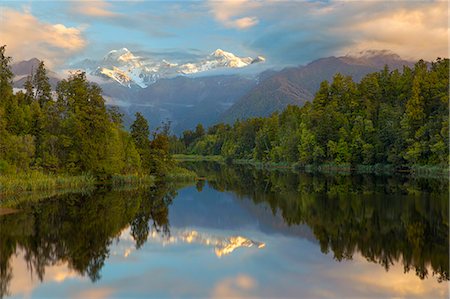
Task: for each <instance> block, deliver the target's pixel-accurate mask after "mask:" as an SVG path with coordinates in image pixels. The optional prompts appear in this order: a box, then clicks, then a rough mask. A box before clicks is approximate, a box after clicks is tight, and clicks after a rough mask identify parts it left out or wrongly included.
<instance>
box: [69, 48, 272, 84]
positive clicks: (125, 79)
mask: <svg viewBox="0 0 450 299" xmlns="http://www.w3.org/2000/svg"><path fill="white" fill-rule="evenodd" d="M264 61H265V58H264V57H262V56H258V57H256V58H251V57H238V56H236V55H234V54H233V53H230V52H226V51H223V50H221V49H217V50H216V51H214V52H213V53H211V54H209V55H207V56H206V57H204V58H203V59H199V60H198V61H191V62H181V63H180V62H170V61H167V60H165V59H163V60H160V61H158V60H153V59H152V58H151V57H144V56H138V55H135V54H134V53H132V52H131V51H130V50H128V49H127V48H122V49H119V50H112V51H110V52H109V53H108V54H106V55H105V57H104V58H103V59H102V60H100V61H93V60H89V59H85V60H83V61H80V62H79V63H77V64H75V65H74V66H73V68H78V69H82V70H84V71H86V72H87V73H89V74H91V75H96V76H100V77H104V78H108V79H112V80H114V81H116V82H118V83H120V84H121V85H123V86H127V87H132V86H133V85H136V86H139V87H142V88H145V87H147V86H149V85H150V84H153V83H155V82H156V81H157V80H159V79H161V78H172V77H175V76H178V75H190V74H197V73H201V72H206V71H211V70H215V69H220V68H243V67H247V66H249V65H251V64H254V63H261V62H264Z"/></svg>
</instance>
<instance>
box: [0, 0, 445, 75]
mask: <svg viewBox="0 0 450 299" xmlns="http://www.w3.org/2000/svg"><path fill="white" fill-rule="evenodd" d="M448 15H449V6H448V2H447V1H414V0H410V1H395V0H394V1H379V0H378V1H376V0H366V1H343V0H341V1H334V0H330V1H325V0H321V1H312V0H311V1H278V0H266V1H258V0H229V1H208V0H206V1H182V2H177V1H151V0H129V1H106V0H103V1H88V0H84V1H73V2H71V1H63V0H59V1H39V0H35V1H31V0H29V1H2V0H0V44H6V45H7V54H8V55H9V56H12V57H13V59H14V61H20V60H24V59H30V58H33V57H37V58H39V59H42V60H44V61H46V63H47V65H49V66H50V67H53V68H62V67H63V66H64V65H67V64H70V63H74V62H76V61H79V60H82V59H84V58H91V59H99V58H101V57H103V56H104V55H106V53H108V52H109V51H110V50H112V49H118V48H122V47H126V48H128V49H130V50H131V51H133V52H140V53H144V52H145V53H147V54H148V55H154V56H158V57H163V58H166V59H171V58H172V59H184V60H189V59H190V58H193V57H199V56H202V55H206V54H209V53H211V52H213V51H214V50H215V49H217V48H221V49H223V50H226V51H229V52H232V53H234V54H236V55H238V56H252V57H255V56H257V55H262V56H264V57H265V58H266V59H267V62H268V63H269V64H271V65H300V64H305V63H308V62H310V61H312V60H314V59H318V58H321V57H327V56H340V55H347V54H355V53H358V52H360V51H364V50H391V51H393V52H395V53H397V54H399V55H400V56H401V57H402V58H406V59H414V60H415V59H421V58H422V59H426V60H434V59H436V58H437V57H448V56H449V55H448V33H449V23H448Z"/></svg>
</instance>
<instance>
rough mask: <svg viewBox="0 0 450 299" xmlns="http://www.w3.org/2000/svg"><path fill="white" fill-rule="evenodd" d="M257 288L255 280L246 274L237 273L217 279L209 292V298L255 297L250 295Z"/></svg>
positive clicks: (236, 298)
mask: <svg viewBox="0 0 450 299" xmlns="http://www.w3.org/2000/svg"><path fill="white" fill-rule="evenodd" d="M256 288H257V282H256V280H255V279H254V278H253V277H251V276H248V275H244V274H239V275H237V276H236V277H227V278H224V279H222V280H219V281H218V282H217V283H216V285H215V286H214V289H213V291H212V294H211V298H235V299H238V298H257V297H256V296H254V295H252V294H253V293H255V291H256Z"/></svg>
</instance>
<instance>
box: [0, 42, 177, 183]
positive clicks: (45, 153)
mask: <svg viewBox="0 0 450 299" xmlns="http://www.w3.org/2000/svg"><path fill="white" fill-rule="evenodd" d="M5 48H6V47H5V46H2V47H0V174H4V175H17V174H20V173H29V172H39V173H43V174H55V173H56V174H58V173H63V174H67V175H80V174H87V173H88V174H90V175H92V176H94V177H95V178H96V179H97V180H108V179H109V178H110V177H111V176H112V175H133V176H148V175H152V176H156V177H164V176H165V175H166V174H167V173H168V172H169V170H170V169H171V168H172V167H173V166H174V163H173V161H172V159H171V155H170V154H169V138H168V134H169V130H170V128H169V125H168V124H164V125H162V126H161V127H160V128H158V129H157V130H155V131H153V132H150V130H149V125H148V122H147V120H146V119H145V118H144V117H143V116H142V115H141V114H140V113H136V115H135V116H136V119H135V121H134V122H133V124H132V125H131V128H130V131H129V132H128V131H126V130H125V128H124V125H123V123H122V117H123V115H122V114H121V113H120V111H119V109H118V108H117V107H107V106H106V105H105V100H104V98H103V97H102V90H101V89H100V87H98V86H97V85H96V84H94V83H90V82H89V81H88V80H87V79H86V75H85V73H83V72H75V73H72V74H71V75H70V76H69V78H67V79H65V80H62V81H60V82H59V83H58V86H57V88H56V91H52V88H51V86H50V83H49V79H48V77H47V70H46V68H45V65H44V62H41V63H40V64H39V66H38V68H37V69H36V70H35V71H34V72H33V73H32V74H30V75H29V76H28V78H27V80H26V83H25V86H24V90H25V91H19V92H17V93H14V92H13V86H12V77H13V74H12V72H11V68H10V63H11V57H8V56H6V54H5Z"/></svg>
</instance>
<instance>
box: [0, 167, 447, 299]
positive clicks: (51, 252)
mask: <svg viewBox="0 0 450 299" xmlns="http://www.w3.org/2000/svg"><path fill="white" fill-rule="evenodd" d="M186 165H187V167H189V168H192V169H195V170H196V171H197V173H198V174H199V175H200V176H201V177H204V178H205V179H204V180H199V181H198V182H197V183H196V184H191V185H188V184H184V185H180V184H175V185H174V184H159V185H158V186H155V187H152V188H148V189H146V190H138V191H133V190H131V191H130V190H125V189H124V190H108V189H107V188H104V189H99V190H96V191H94V192H91V193H86V194H82V193H73V194H64V195H60V196H54V197H51V198H48V199H45V200H41V201H36V200H35V201H27V202H22V203H18V204H17V205H16V206H15V207H14V208H15V209H16V210H18V211H17V212H15V213H7V214H5V215H2V216H0V237H1V239H0V246H1V247H0V267H1V268H0V274H1V285H0V297H4V298H166V297H175V298H179V297H187V298H249V297H258V298H260V297H269V298H448V296H449V289H448V286H449V234H448V232H449V201H448V180H442V179H436V178H421V179H418V178H408V177H406V176H399V175H395V176H373V175H346V174H316V175H313V174H296V173H293V172H290V171H266V170H257V169H252V168H248V167H244V166H226V165H221V164H215V163H191V164H186Z"/></svg>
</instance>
